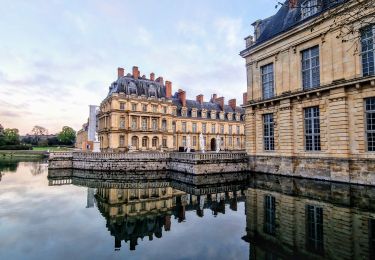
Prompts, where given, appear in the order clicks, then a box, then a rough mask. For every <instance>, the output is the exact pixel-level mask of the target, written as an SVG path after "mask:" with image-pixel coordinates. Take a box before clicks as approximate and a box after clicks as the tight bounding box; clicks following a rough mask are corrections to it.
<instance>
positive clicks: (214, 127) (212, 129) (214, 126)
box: [211, 124, 216, 134]
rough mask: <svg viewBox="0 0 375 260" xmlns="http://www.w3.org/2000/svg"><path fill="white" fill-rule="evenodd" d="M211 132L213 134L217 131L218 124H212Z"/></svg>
mask: <svg viewBox="0 0 375 260" xmlns="http://www.w3.org/2000/svg"><path fill="white" fill-rule="evenodd" d="M211 133H212V134H214V133H216V125H215V124H212V125H211Z"/></svg>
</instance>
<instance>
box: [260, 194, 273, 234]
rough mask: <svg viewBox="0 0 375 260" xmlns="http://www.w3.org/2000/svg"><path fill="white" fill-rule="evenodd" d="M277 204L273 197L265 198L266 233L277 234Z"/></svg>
mask: <svg viewBox="0 0 375 260" xmlns="http://www.w3.org/2000/svg"><path fill="white" fill-rule="evenodd" d="M275 212H276V203H275V197H273V196H271V195H266V196H264V227H263V228H264V232H266V233H268V234H271V235H274V234H275V226H276V225H275V220H276V214H275Z"/></svg>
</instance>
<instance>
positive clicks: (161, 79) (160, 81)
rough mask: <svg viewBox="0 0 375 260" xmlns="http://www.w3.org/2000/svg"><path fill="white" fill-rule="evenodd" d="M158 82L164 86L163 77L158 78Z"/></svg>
mask: <svg viewBox="0 0 375 260" xmlns="http://www.w3.org/2000/svg"><path fill="white" fill-rule="evenodd" d="M156 82H159V83H160V84H162V85H164V79H163V77H158V78H157V79H156Z"/></svg>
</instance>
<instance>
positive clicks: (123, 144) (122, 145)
mask: <svg viewBox="0 0 375 260" xmlns="http://www.w3.org/2000/svg"><path fill="white" fill-rule="evenodd" d="M124 146H125V136H123V135H120V147H124Z"/></svg>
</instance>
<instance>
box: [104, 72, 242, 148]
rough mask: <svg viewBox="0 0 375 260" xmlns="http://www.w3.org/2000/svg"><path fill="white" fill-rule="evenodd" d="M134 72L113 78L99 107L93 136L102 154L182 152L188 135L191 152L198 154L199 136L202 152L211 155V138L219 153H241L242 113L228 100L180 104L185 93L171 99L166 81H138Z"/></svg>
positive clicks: (200, 100)
mask: <svg viewBox="0 0 375 260" xmlns="http://www.w3.org/2000/svg"><path fill="white" fill-rule="evenodd" d="M139 74H140V72H139V70H138V68H137V67H133V73H132V74H127V75H124V69H122V68H119V71H118V79H117V81H115V82H114V83H113V84H112V85H111V86H110V89H109V93H108V96H107V97H106V98H105V99H104V100H103V101H102V103H101V105H100V112H99V115H98V122H99V123H98V133H99V140H100V142H101V150H102V151H113V152H123V151H128V150H129V149H131V150H137V151H138V150H141V151H155V150H167V151H175V150H178V149H181V148H185V147H186V146H187V142H188V136H190V139H191V141H190V144H191V148H192V149H195V150H199V149H200V142H199V135H200V133H202V134H203V135H204V138H205V140H206V142H205V150H206V151H210V150H216V138H217V136H219V138H220V139H221V149H222V150H244V149H245V135H244V109H242V108H241V107H238V106H237V103H236V100H235V99H231V100H229V102H228V105H226V104H224V97H217V95H216V94H213V95H212V98H211V100H210V101H209V102H205V101H204V99H203V95H198V96H197V97H196V100H189V99H186V92H185V91H183V90H181V89H180V90H178V92H176V93H175V94H174V95H172V82H170V81H165V83H164V80H163V78H162V77H159V78H157V79H155V75H154V73H151V74H150V78H149V79H148V78H146V77H145V76H143V77H140V76H139Z"/></svg>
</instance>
